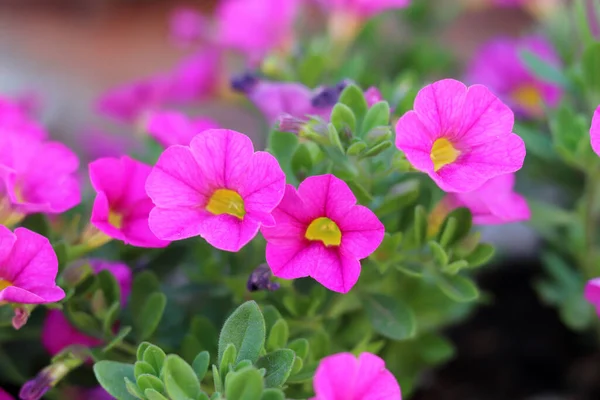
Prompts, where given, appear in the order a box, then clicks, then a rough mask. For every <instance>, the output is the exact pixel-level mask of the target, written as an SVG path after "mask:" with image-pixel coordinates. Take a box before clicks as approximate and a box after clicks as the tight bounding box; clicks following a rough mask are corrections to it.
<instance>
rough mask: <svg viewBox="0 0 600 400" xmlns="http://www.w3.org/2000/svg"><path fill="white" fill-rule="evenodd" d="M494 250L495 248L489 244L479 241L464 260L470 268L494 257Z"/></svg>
mask: <svg viewBox="0 0 600 400" xmlns="http://www.w3.org/2000/svg"><path fill="white" fill-rule="evenodd" d="M495 252H496V250H495V249H494V246H492V245H491V244H488V243H479V244H478V245H477V247H475V250H473V251H472V252H471V254H469V255H468V256H467V257H466V258H465V260H466V261H467V262H468V263H469V267H470V268H477V267H480V266H482V265H484V264H486V263H488V262H489V261H490V260H491V259H492V257H494V253H495Z"/></svg>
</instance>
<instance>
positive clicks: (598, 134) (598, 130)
mask: <svg viewBox="0 0 600 400" xmlns="http://www.w3.org/2000/svg"><path fill="white" fill-rule="evenodd" d="M590 139H591V142H592V149H593V150H594V152H595V153H596V154H598V155H599V156H600V106H598V108H596V111H595V112H594V116H593V117H592V127H591V128H590Z"/></svg>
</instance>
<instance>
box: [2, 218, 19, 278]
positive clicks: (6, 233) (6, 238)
mask: <svg viewBox="0 0 600 400" xmlns="http://www.w3.org/2000/svg"><path fill="white" fill-rule="evenodd" d="M16 241H17V236H15V234H14V233H12V232H11V230H10V229H8V228H7V227H5V226H4V225H0V266H1V265H4V260H6V258H7V257H8V256H9V255H10V253H11V251H12V249H13V246H14V244H15V242H16ZM0 279H5V277H4V276H3V268H2V267H0Z"/></svg>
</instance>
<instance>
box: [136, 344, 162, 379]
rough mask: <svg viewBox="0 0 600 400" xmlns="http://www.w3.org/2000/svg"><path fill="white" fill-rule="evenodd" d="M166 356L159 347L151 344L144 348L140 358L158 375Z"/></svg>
mask: <svg viewBox="0 0 600 400" xmlns="http://www.w3.org/2000/svg"><path fill="white" fill-rule="evenodd" d="M166 357H167V355H166V354H165V352H164V351H163V350H162V349H161V348H160V347H158V346H155V345H153V344H151V345H149V346H148V347H147V348H146V350H144V355H143V356H142V360H144V361H145V362H147V363H148V364H150V365H151V366H152V368H154V370H155V371H156V374H157V375H158V374H160V372H161V371H162V368H163V365H164V363H165V358H166Z"/></svg>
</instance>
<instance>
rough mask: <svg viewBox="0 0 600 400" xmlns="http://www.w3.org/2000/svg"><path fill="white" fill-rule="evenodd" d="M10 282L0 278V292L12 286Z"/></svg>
mask: <svg viewBox="0 0 600 400" xmlns="http://www.w3.org/2000/svg"><path fill="white" fill-rule="evenodd" d="M12 285H13V284H12V282H10V281H7V280H6V279H2V278H0V290H4V289H6V288H7V287H9V286H12Z"/></svg>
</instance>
